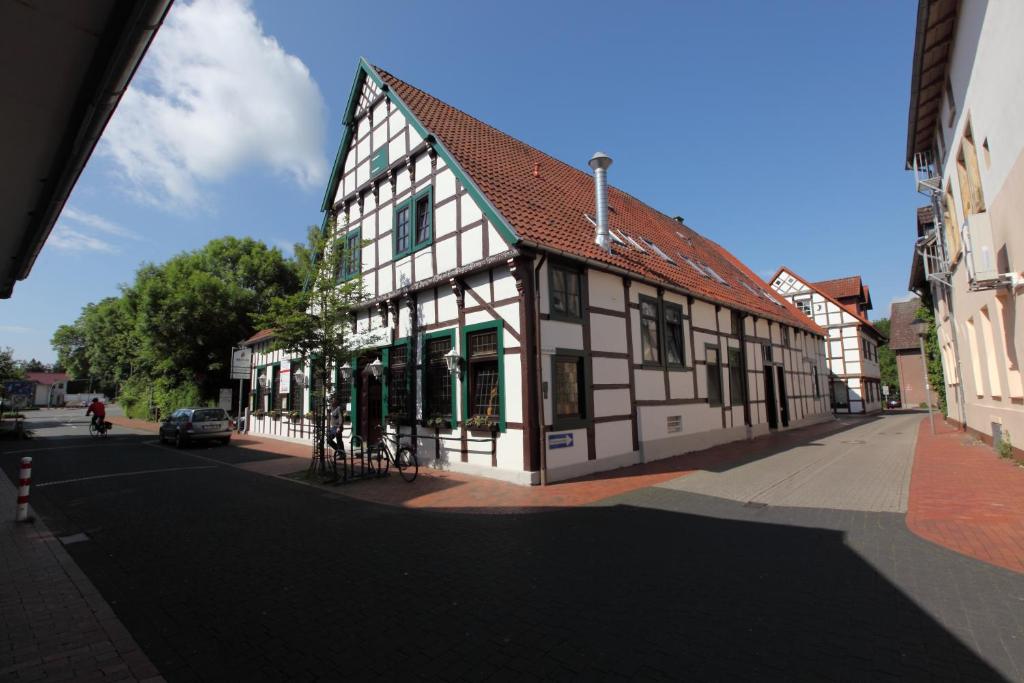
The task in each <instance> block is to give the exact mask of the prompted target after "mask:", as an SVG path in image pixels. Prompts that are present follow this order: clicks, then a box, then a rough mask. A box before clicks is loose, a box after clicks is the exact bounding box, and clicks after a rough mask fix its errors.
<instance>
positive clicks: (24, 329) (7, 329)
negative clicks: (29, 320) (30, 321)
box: [0, 325, 35, 334]
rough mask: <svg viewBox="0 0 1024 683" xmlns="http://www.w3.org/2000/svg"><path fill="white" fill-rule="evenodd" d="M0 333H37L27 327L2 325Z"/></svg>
mask: <svg viewBox="0 0 1024 683" xmlns="http://www.w3.org/2000/svg"><path fill="white" fill-rule="evenodd" d="M0 332H9V333H15V334H17V333H21V332H35V330H33V329H32V328H31V327H25V326H24V325H0Z"/></svg>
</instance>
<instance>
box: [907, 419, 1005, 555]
mask: <svg viewBox="0 0 1024 683" xmlns="http://www.w3.org/2000/svg"><path fill="white" fill-rule="evenodd" d="M935 431H936V434H935V436H932V434H931V430H930V429H929V427H928V419H927V418H925V419H924V420H923V421H922V422H921V425H920V428H919V431H918V436H917V450H916V452H915V454H914V469H913V472H912V474H911V479H910V501H909V506H908V510H907V526H908V527H909V528H910V530H911V531H913V532H914V533H915V534H917V535H918V536H920V537H922V538H925V539H927V540H929V541H932V542H933V543H937V544H939V545H941V546H944V547H946V548H949V549H950V550H954V551H956V552H958V553H962V554H964V555H967V556H969V557H973V558H976V559H979V560H982V561H984V562H988V563H990V564H994V565H997V566H999V567H1004V568H1006V569H1010V570H1012V571H1015V572H1021V573H1024V469H1021V468H1020V467H1018V466H1016V465H1015V464H1013V462H1011V461H1009V460H1002V459H1000V458H999V456H998V455H996V453H995V452H994V451H993V450H992V448H991V447H989V446H986V445H983V444H979V443H978V442H975V441H974V440H973V439H971V437H969V436H967V435H966V434H964V433H963V432H960V431H958V430H956V429H955V428H954V427H952V426H951V425H948V424H946V423H945V422H944V421H942V420H936V421H935Z"/></svg>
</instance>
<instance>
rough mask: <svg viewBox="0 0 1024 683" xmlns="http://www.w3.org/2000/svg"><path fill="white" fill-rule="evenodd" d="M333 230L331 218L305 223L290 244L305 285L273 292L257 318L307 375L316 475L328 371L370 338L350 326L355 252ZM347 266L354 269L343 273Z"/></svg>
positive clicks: (355, 298) (321, 459) (356, 290)
mask: <svg viewBox="0 0 1024 683" xmlns="http://www.w3.org/2000/svg"><path fill="white" fill-rule="evenodd" d="M336 234H337V231H336V229H335V223H334V221H333V220H331V221H329V222H328V223H327V224H326V226H325V227H324V229H323V230H321V229H320V228H317V227H316V226H311V227H310V229H309V237H308V246H304V247H303V246H301V245H300V246H299V247H298V248H296V260H297V263H298V268H299V273H300V275H301V276H302V279H303V281H304V282H305V286H304V287H303V288H302V290H300V291H298V292H295V293H293V294H289V295H284V296H278V297H275V298H274V299H272V300H271V302H270V306H269V308H268V309H267V310H266V312H265V313H263V314H261V315H260V316H258V317H257V321H258V323H259V326H260V327H264V328H273V329H274V332H275V336H274V346H275V347H276V348H278V349H283V350H284V351H285V352H287V353H289V354H291V355H292V356H294V357H297V358H298V359H299V361H300V362H301V363H302V365H303V367H304V368H307V373H310V375H311V376H312V378H313V384H312V386H313V387H315V389H314V395H313V398H314V405H315V410H314V411H313V463H312V466H313V467H314V468H317V469H319V472H320V474H321V475H326V474H328V459H327V458H326V453H327V446H326V443H327V417H328V401H327V400H326V399H327V398H328V397H330V396H332V395H333V393H334V386H333V379H332V377H331V375H332V372H331V370H332V369H333V368H338V367H340V366H341V365H343V364H345V363H346V362H351V360H352V359H353V358H355V357H357V356H358V355H360V354H361V353H362V352H363V351H364V350H365V344H366V343H367V342H368V341H370V340H368V339H365V338H363V337H361V336H359V335H356V334H354V333H353V331H352V321H353V320H354V315H355V311H356V309H357V307H358V306H359V304H361V303H362V302H363V301H365V299H366V294H365V290H364V288H363V281H362V277H361V276H360V275H359V274H358V271H359V268H358V267H351V268H346V267H344V266H346V265H349V264H354V263H356V262H357V260H358V259H359V253H360V251H359V250H353V251H351V252H350V251H349V250H347V249H346V248H345V245H344V242H343V241H342V240H341V239H338V238H337V236H336ZM360 247H361V245H360ZM348 271H355V272H354V274H353V276H351V277H344V276H343V275H344V274H345V273H346V272H348Z"/></svg>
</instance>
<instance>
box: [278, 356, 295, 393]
mask: <svg viewBox="0 0 1024 683" xmlns="http://www.w3.org/2000/svg"><path fill="white" fill-rule="evenodd" d="M291 374H292V362H291V361H290V360H283V361H281V367H280V368H279V369H278V372H277V378H278V379H277V384H278V388H277V393H279V394H287V393H289V391H290V390H291V388H292V387H291V382H289V381H288V379H289V377H290V376H291Z"/></svg>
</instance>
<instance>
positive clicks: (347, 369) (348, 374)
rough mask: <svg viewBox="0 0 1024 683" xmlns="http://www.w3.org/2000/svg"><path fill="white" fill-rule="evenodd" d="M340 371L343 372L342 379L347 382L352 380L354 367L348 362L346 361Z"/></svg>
mask: <svg viewBox="0 0 1024 683" xmlns="http://www.w3.org/2000/svg"><path fill="white" fill-rule="evenodd" d="M338 370H340V371H341V378H342V379H343V380H345V381H346V382H347V381H349V380H350V379H352V365H351V364H349V362H348V361H345V364H344V365H342V366H341V367H340V368H338Z"/></svg>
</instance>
